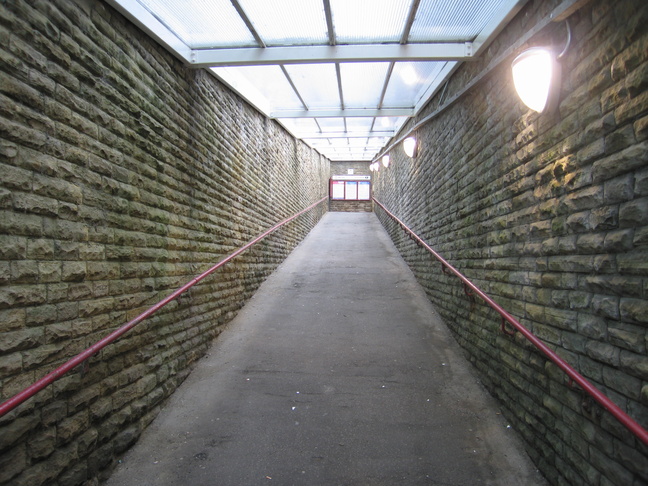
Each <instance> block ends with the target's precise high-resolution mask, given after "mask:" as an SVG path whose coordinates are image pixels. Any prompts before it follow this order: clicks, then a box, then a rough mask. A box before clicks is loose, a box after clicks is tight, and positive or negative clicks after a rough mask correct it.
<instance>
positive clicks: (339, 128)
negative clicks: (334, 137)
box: [317, 118, 346, 133]
mask: <svg viewBox="0 0 648 486" xmlns="http://www.w3.org/2000/svg"><path fill="white" fill-rule="evenodd" d="M317 122H318V123H319V125H320V127H322V130H323V131H325V132H327V133H328V132H331V133H335V132H337V133H343V132H344V131H345V130H346V127H345V126H344V118H318V119H317Z"/></svg>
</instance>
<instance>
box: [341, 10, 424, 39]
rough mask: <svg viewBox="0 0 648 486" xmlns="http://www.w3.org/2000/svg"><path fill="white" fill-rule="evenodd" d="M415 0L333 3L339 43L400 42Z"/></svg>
mask: <svg viewBox="0 0 648 486" xmlns="http://www.w3.org/2000/svg"><path fill="white" fill-rule="evenodd" d="M410 4H411V0H331V12H332V15H333V25H335V36H336V41H337V43H338V44H365V43H370V42H372V43H375V42H378V43H381V42H399V41H400V38H401V35H402V33H403V28H404V27H405V22H406V20H407V14H408V13H409V6H410Z"/></svg>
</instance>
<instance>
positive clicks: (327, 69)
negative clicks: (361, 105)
mask: <svg viewBox="0 0 648 486" xmlns="http://www.w3.org/2000/svg"><path fill="white" fill-rule="evenodd" d="M285 67H286V71H288V74H289V75H290V79H292V81H293V83H295V86H296V87H297V90H298V91H299V94H300V95H301V97H302V98H303V99H304V101H305V102H306V105H307V106H308V107H309V108H340V94H339V90H338V83H337V74H336V72H335V64H331V63H329V64H289V65H286V66H285Z"/></svg>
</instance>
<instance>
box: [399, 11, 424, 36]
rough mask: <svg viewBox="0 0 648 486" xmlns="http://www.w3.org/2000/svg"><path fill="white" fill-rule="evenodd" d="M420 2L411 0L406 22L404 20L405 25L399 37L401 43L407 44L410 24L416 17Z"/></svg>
mask: <svg viewBox="0 0 648 486" xmlns="http://www.w3.org/2000/svg"><path fill="white" fill-rule="evenodd" d="M420 3H421V0H412V3H411V5H410V9H409V13H408V14H407V22H405V27H404V28H403V34H402V35H401V39H400V43H401V44H407V41H408V39H409V35H410V31H411V30H412V25H413V24H414V19H415V18H416V12H417V11H418V8H419V4H420Z"/></svg>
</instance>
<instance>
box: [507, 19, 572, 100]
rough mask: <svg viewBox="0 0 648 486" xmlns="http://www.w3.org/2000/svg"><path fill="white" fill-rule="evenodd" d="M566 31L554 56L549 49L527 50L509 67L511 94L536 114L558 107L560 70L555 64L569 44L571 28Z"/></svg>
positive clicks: (532, 48)
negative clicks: (562, 46)
mask: <svg viewBox="0 0 648 486" xmlns="http://www.w3.org/2000/svg"><path fill="white" fill-rule="evenodd" d="M565 26H566V27H567V42H566V43H565V47H564V48H563V50H562V52H561V53H560V54H558V55H556V51H555V50H554V49H553V48H551V47H531V48H529V49H527V50H525V51H523V52H522V53H521V54H520V55H518V56H517V57H516V58H515V59H514V60H513V63H512V64H511V71H512V72H513V84H514V86H515V91H517V94H518V96H519V97H520V99H521V100H522V102H523V103H524V104H525V105H527V106H528V107H529V108H531V109H532V110H534V111H537V112H538V113H545V112H547V113H549V112H551V111H553V110H554V109H555V108H556V107H557V106H558V100H559V95H560V75H561V72H560V71H561V69H560V64H559V63H558V61H559V60H560V59H562V57H563V56H564V55H565V53H566V52H567V49H569V45H570V44H571V27H570V26H569V22H568V21H567V20H566V21H565Z"/></svg>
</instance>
